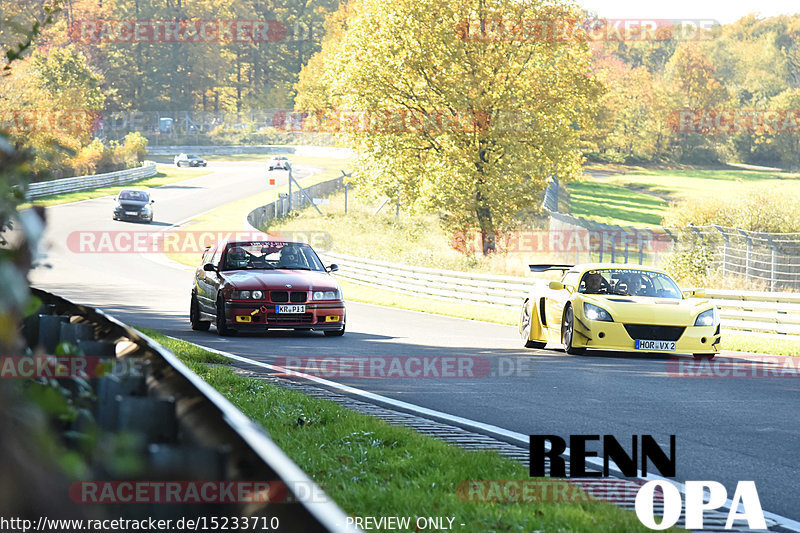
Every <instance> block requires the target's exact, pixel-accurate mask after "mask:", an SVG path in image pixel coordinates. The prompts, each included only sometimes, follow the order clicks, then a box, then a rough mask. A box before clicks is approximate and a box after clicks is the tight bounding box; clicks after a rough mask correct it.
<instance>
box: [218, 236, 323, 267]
mask: <svg viewBox="0 0 800 533" xmlns="http://www.w3.org/2000/svg"><path fill="white" fill-rule="evenodd" d="M222 270H313V271H317V272H324V271H325V267H324V266H323V264H322V262H321V261H320V260H319V258H318V257H317V254H316V253H315V252H314V250H313V249H312V248H311V246H309V245H307V244H302V243H296V242H274V241H265V242H244V243H242V242H240V243H230V244H229V245H228V246H227V248H226V249H225V254H224V255H223V257H222Z"/></svg>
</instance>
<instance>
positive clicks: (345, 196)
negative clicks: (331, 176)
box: [344, 183, 350, 215]
mask: <svg viewBox="0 0 800 533" xmlns="http://www.w3.org/2000/svg"><path fill="white" fill-rule="evenodd" d="M349 186H350V184H349V183H345V184H344V214H345V215H346V214H347V189H348V188H349Z"/></svg>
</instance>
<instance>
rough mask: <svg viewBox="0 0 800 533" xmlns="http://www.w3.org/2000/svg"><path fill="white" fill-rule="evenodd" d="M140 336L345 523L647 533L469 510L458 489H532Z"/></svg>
mask: <svg viewBox="0 0 800 533" xmlns="http://www.w3.org/2000/svg"><path fill="white" fill-rule="evenodd" d="M147 334H148V335H151V336H152V337H153V338H154V339H155V340H156V341H158V342H161V343H162V344H164V346H166V347H168V348H170V349H172V350H173V351H174V352H175V353H176V355H178V356H179V357H180V358H181V359H183V360H184V361H185V362H186V364H187V365H188V366H189V367H190V368H191V369H192V370H193V371H194V372H196V373H197V374H198V375H200V376H201V377H202V378H203V379H204V380H206V381H207V382H208V383H209V384H210V385H211V386H213V387H214V388H215V389H217V390H218V391H219V392H220V393H222V394H223V395H224V396H225V397H226V398H228V399H229V400H230V401H231V402H232V403H233V404H234V405H236V406H237V407H238V408H239V409H241V410H242V411H243V412H244V413H245V414H246V415H247V416H249V417H250V418H252V419H253V420H255V421H256V422H258V423H260V424H261V425H262V426H263V427H264V428H265V429H266V430H267V432H269V434H270V437H271V438H272V439H273V440H274V441H275V443H276V444H277V445H278V446H280V447H281V449H283V450H284V451H285V452H286V453H287V454H288V455H289V457H291V459H292V460H293V461H294V462H295V463H297V465H298V466H299V467H300V468H302V469H303V470H304V471H305V472H307V473H308V475H309V476H311V477H312V478H313V479H314V481H315V482H317V483H318V484H319V485H320V486H322V488H323V489H324V490H325V491H326V492H327V493H328V495H329V496H331V497H332V498H333V500H334V501H336V503H337V504H338V505H339V506H340V507H341V508H342V509H344V511H345V512H346V513H348V514H350V515H355V516H408V517H418V516H421V517H425V516H446V517H453V518H455V520H454V524H457V525H459V527H458V529H459V530H460V531H468V532H472V531H474V532H481V533H483V532H487V531H534V530H538V531H578V532H581V531H587V532H589V531H592V532H595V531H600V532H603V531H608V532H616V531H649V530H648V529H647V528H645V527H644V526H643V525H642V524H641V523H640V522H639V521H638V519H637V518H636V515H635V514H634V513H632V512H627V511H623V510H621V509H619V508H618V507H615V506H614V505H611V504H607V503H599V502H582V503H541V502H525V503H519V502H504V503H497V502H475V501H468V498H467V497H465V496H466V495H465V494H464V493H458V492H457V488H458V486H459V484H460V483H462V482H464V481H468V480H520V481H523V480H530V479H531V478H530V477H529V476H528V471H527V469H526V468H525V467H524V466H523V465H522V464H520V463H517V462H514V461H511V460H509V459H505V458H503V457H501V456H500V455H498V454H497V453H495V452H469V451H465V450H462V449H461V448H458V447H456V446H452V445H450V444H447V443H444V442H442V441H439V440H436V439H433V438H430V437H427V436H424V435H421V434H419V433H417V432H415V431H413V430H411V429H409V428H405V427H398V426H391V425H389V424H387V423H386V422H383V421H382V420H379V419H376V418H372V417H368V416H365V415H361V414H358V413H355V412H353V411H349V410H347V409H345V408H343V407H341V406H339V405H337V404H335V403H333V402H330V401H326V400H319V399H315V398H312V397H310V396H306V395H304V394H301V393H299V392H296V391H290V390H286V389H282V388H280V387H276V386H274V385H270V384H268V383H264V382H263V381H261V380H258V379H254V378H247V377H242V376H239V375H237V374H236V373H235V372H234V371H233V370H232V369H231V368H227V367H224V366H219V365H209V364H206V363H204V362H201V361H202V359H203V358H204V356H203V355H202V354H198V353H197V352H195V351H192V353H191V355H188V356H187V355H186V353H184V351H183V346H182V345H181V344H180V342H179V341H178V343H176V342H175V341H173V340H171V339H168V338H166V337H164V336H163V335H160V334H158V333H156V332H152V333H151V332H149V331H148V332H147ZM184 344H185V343H184ZM197 350H200V351H201V352H202V351H203V350H201V349H197ZM211 356H216V354H213V353H210V354H209V355H208V358H209V359H210V360H213V359H212V358H211ZM216 357H218V356H216ZM547 482H548V484H550V483H553V485H557V484H562V483H563V482H561V481H553V480H547ZM459 494H461V496H459ZM462 498H463V499H462ZM462 523H463V524H465V525H464V526H463V527H460V524H462ZM387 531H388V530H387ZM392 531H393V530H392ZM673 531H674V530H673Z"/></svg>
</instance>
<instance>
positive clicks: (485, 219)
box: [475, 191, 497, 255]
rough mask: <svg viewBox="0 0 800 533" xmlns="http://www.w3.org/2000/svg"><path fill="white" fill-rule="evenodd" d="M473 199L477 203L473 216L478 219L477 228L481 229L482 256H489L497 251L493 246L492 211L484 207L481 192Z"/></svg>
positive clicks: (494, 237)
mask: <svg viewBox="0 0 800 533" xmlns="http://www.w3.org/2000/svg"><path fill="white" fill-rule="evenodd" d="M475 199H476V200H477V201H478V208H477V209H476V210H475V214H476V215H477V217H478V227H480V229H481V250H482V251H483V255H489V254H490V253H493V252H495V251H497V247H496V245H495V239H496V235H495V228H494V223H493V222H492V209H491V208H490V207H488V206H486V205H484V203H483V194H481V191H478V192H477V194H476V195H475Z"/></svg>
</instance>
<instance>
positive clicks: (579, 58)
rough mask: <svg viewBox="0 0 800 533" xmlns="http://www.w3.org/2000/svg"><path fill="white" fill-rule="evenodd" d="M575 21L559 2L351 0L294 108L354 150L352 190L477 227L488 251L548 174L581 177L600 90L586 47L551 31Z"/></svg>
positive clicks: (531, 205)
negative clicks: (585, 133)
mask: <svg viewBox="0 0 800 533" xmlns="http://www.w3.org/2000/svg"><path fill="white" fill-rule="evenodd" d="M579 18H580V13H578V12H577V11H576V10H575V9H574V8H572V7H571V6H569V5H567V4H564V3H558V2H556V3H551V2H547V3H545V2H538V1H536V2H531V1H525V2H517V1H513V0H490V1H487V0H458V1H450V0H434V1H433V2H426V3H420V2H416V1H412V0H391V1H385V0H352V1H351V2H349V3H348V4H347V5H346V6H345V7H343V8H341V10H340V12H339V13H337V14H336V15H335V16H334V17H333V19H332V20H333V23H332V25H333V26H336V27H335V28H331V27H329V29H328V33H327V35H326V40H325V41H324V42H323V45H322V50H321V52H320V53H319V55H318V56H315V57H314V58H312V60H311V61H310V63H309V65H308V67H307V68H305V69H304V70H303V71H302V73H301V76H300V83H299V84H298V97H297V103H296V105H297V108H298V109H300V110H312V111H313V110H318V111H319V112H318V113H310V115H309V117H310V118H309V119H308V120H309V122H308V123H309V124H316V125H315V126H312V127H319V128H323V129H325V128H330V129H333V130H335V132H336V133H338V134H340V135H341V137H342V138H343V139H344V140H345V141H347V142H349V143H351V144H352V145H353V146H354V147H355V148H356V149H357V152H358V153H359V154H360V155H359V156H358V159H357V162H356V164H355V165H354V168H355V169H356V171H355V174H354V181H355V182H356V183H357V184H358V185H359V186H361V187H365V188H368V189H371V190H374V191H377V192H379V193H382V194H385V195H387V196H389V197H390V198H392V199H394V200H395V201H397V202H400V204H401V205H403V206H404V208H416V209H428V210H435V211H438V212H439V213H440V218H441V221H442V223H443V225H444V226H445V228H447V229H448V230H450V231H453V232H455V231H461V230H472V229H478V230H479V231H480V232H481V235H483V236H484V240H483V250H484V253H487V252H489V251H491V250H493V238H494V235H495V232H496V231H497V230H499V229H506V228H510V227H513V226H514V225H515V224H517V223H518V222H519V215H520V214H521V213H526V212H530V210H531V209H537V208H538V205H539V204H540V202H541V192H542V190H543V188H544V186H545V184H546V183H547V181H548V180H549V179H550V178H551V177H552V176H554V175H557V176H559V177H560V178H562V179H565V180H569V179H571V178H573V177H575V176H577V175H579V174H580V173H581V153H580V151H579V150H578V143H579V137H580V134H581V131H582V130H584V129H585V128H587V127H588V126H589V124H590V119H591V116H592V113H593V110H594V108H595V103H596V98H597V95H598V94H599V92H600V86H599V84H598V83H596V82H595V81H594V80H593V79H592V78H591V75H590V54H589V51H588V47H587V46H586V43H585V42H581V41H580V40H578V39H577V38H575V39H572V38H569V37H567V38H562V36H560V35H559V36H557V35H555V34H554V33H553V32H552V31H551V30H552V27H554V26H555V22H556V21H564V20H578V19H579ZM528 21H553V24H552V25H548V24H544V25H540V26H538V27H536V28H530V27H526V26H525V23H526V22H528ZM331 117H334V118H333V119H331ZM334 125H335V126H334Z"/></svg>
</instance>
